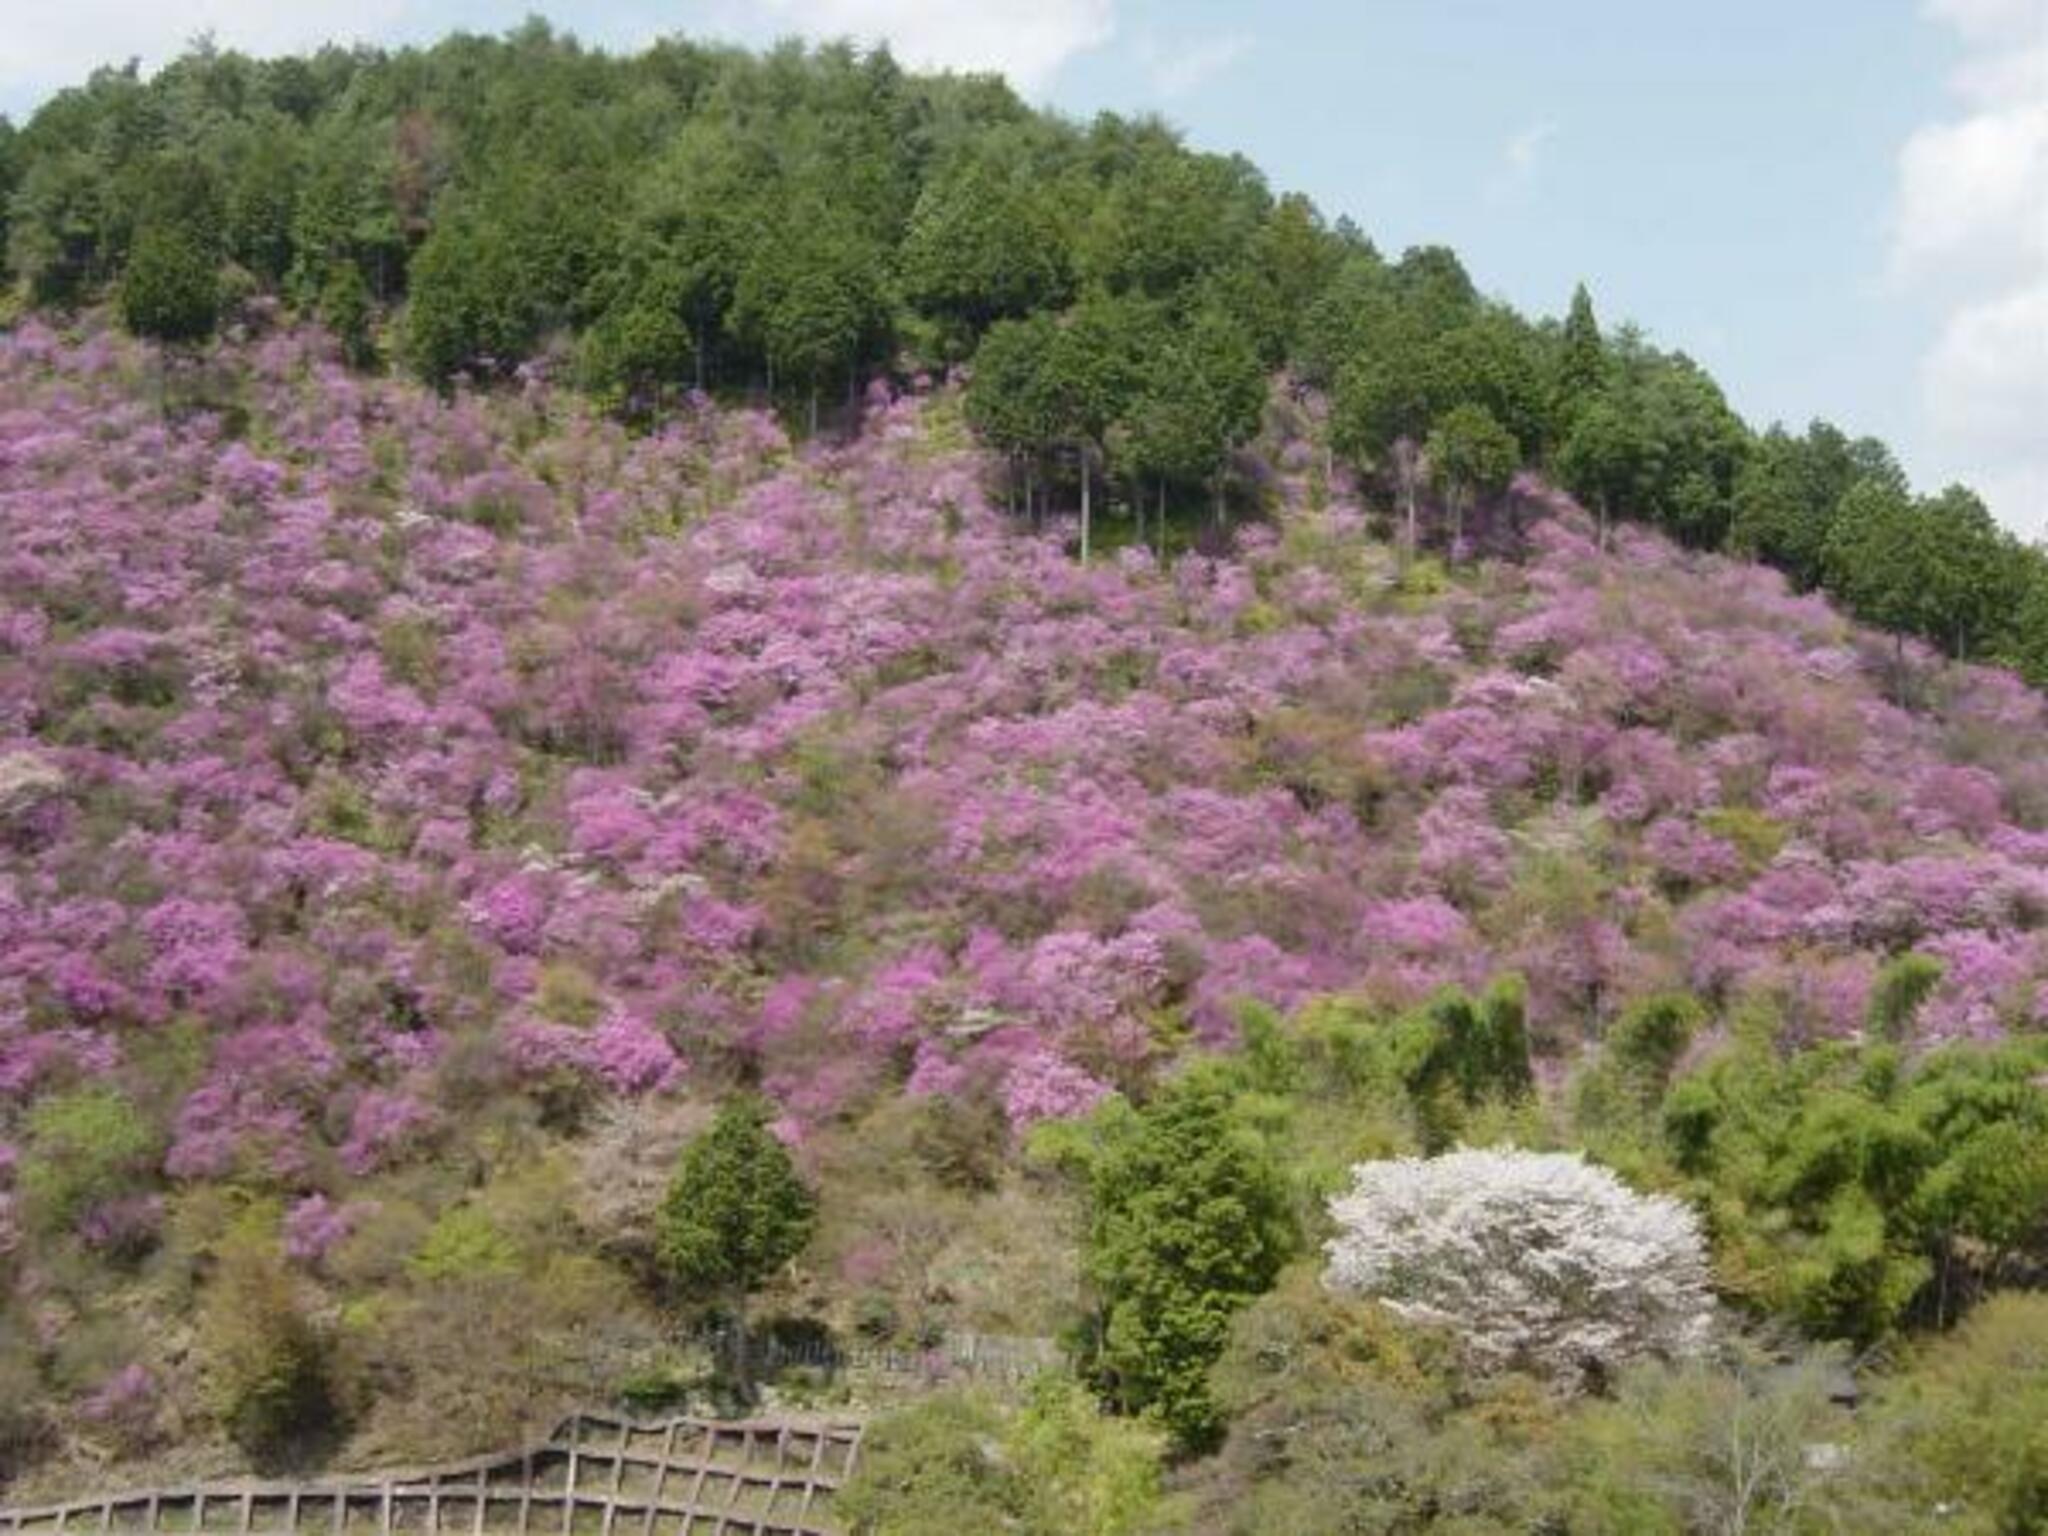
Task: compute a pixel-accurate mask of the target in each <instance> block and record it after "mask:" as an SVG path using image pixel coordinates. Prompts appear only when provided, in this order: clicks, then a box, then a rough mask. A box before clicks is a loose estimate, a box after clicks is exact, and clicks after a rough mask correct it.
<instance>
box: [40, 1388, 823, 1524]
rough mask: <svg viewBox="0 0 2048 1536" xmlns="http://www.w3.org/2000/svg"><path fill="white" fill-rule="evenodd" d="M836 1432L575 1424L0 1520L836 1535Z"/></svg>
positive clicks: (692, 1424)
mask: <svg viewBox="0 0 2048 1536" xmlns="http://www.w3.org/2000/svg"><path fill="white" fill-rule="evenodd" d="M860 1436H861V1429H860V1425H859V1424H857V1423H852V1422H845V1421H805V1420H796V1419H790V1420H774V1419H767V1420H753V1421H722V1420H713V1419H693V1418H668V1419H656V1420H639V1419H632V1418H626V1417H623V1416H620V1415H616V1414H606V1413H579V1414H577V1415H575V1416H574V1417H573V1418H570V1419H568V1420H567V1421H565V1422H564V1423H563V1424H562V1425H561V1426H560V1427H559V1428H558V1429H557V1430H556V1431H555V1433H554V1434H553V1435H551V1436H549V1437H548V1439H547V1440H546V1441H544V1442H542V1443H541V1444H539V1445H536V1446H533V1447H530V1448H529V1449H527V1450H523V1451H517V1452H513V1453H511V1454H509V1455H499V1456H481V1457H476V1458H473V1459H471V1460H468V1461H462V1462H454V1463H450V1464H448V1465H445V1466H438V1467H426V1468H418V1469H412V1470H407V1471H399V1472H384V1473H375V1474H367V1475H364V1476H360V1477H347V1476H343V1477H332V1478H319V1479H315V1480H312V1481H308V1482H236V1483H208V1484H196V1485H192V1486H188V1487H176V1488H153V1489H145V1490H142V1491H139V1492H134V1493H122V1494H108V1495H104V1496H100V1497H94V1498H87V1499H80V1500H77V1501H74V1502H72V1503H68V1504H53V1505H48V1506H45V1507H42V1508H36V1509H5V1508H0V1532H7V1533H35V1536H50V1533H56V1532H64V1533H72V1536H85V1533H88V1532H90V1533H95V1536H832V1533H834V1532H835V1531H836V1530H837V1527H836V1526H835V1525H834V1524H833V1522H832V1519H831V1502H832V1496H833V1494H834V1493H835V1492H836V1491H837V1490H838V1488H839V1485H840V1484H841V1482H843V1481H844V1479H845V1478H846V1477H847V1475H848V1474H849V1473H851V1472H852V1470H853V1467H854V1462H855V1460H856V1458H857V1457H858V1456H859V1454H860Z"/></svg>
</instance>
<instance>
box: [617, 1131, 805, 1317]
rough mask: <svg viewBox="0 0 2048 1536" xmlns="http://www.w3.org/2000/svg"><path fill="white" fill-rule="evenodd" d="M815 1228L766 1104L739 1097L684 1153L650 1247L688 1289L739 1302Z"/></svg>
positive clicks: (800, 1248)
mask: <svg viewBox="0 0 2048 1536" xmlns="http://www.w3.org/2000/svg"><path fill="white" fill-rule="evenodd" d="M816 1225H817V1200H816V1197H815V1196H813V1195H812V1193H811V1191H810V1190H809V1188H808V1187H806V1185H805V1184H804V1182H803V1180H802V1179H801V1178H800V1177H799V1176H798V1174H797V1171H796V1167H795V1165H794V1164H792V1163H791V1162H790V1160H789V1152H788V1150H787V1149H786V1148H785V1147H784V1146H783V1145H782V1143H781V1142H780V1141H778V1140H776V1138H775V1136H774V1134H773V1133H772V1132H771V1131H770V1130H769V1129H768V1111H767V1106H766V1105H765V1104H763V1103H762V1102H761V1101H759V1100H758V1099H751V1098H741V1099H735V1100H733V1101H732V1102H730V1103H728V1104H727V1105H726V1106H725V1107H724V1108H722V1109H721V1110H719V1112H718V1118H717V1119H716V1120H714V1121H713V1122H712V1124H711V1128H710V1129H709V1130H707V1131H706V1132H705V1133H704V1134H703V1135H702V1136H699V1137H698V1138H697V1139H696V1140H695V1141H693V1142H692V1143H690V1145H689V1147H688V1148H686V1149H685V1150H684V1152H683V1156H682V1160H681V1162H680V1163H678V1164H677V1166H676V1173H675V1178H674V1179H673V1180H672V1181H671V1183H670V1184H669V1188H668V1193H667V1194H666V1195H665V1196H664V1197H663V1199H662V1203H661V1209H660V1211H659V1213H658V1214H657V1216H656V1220H655V1248H656V1252H657V1254H658V1256H659V1257H660V1260H661V1264H662V1268H663V1269H664V1270H665V1271H666V1272H667V1274H668V1277H669V1278H670V1280H672V1281H673V1282H674V1283H675V1284H676V1285H677V1286H678V1287H680V1288H681V1289H682V1290H683V1291H685V1292H686V1293H693V1294H699V1295H701V1294H702V1293H706V1292H711V1293H717V1294H718V1295H719V1296H721V1297H723V1298H724V1299H727V1300H732V1301H737V1300H738V1299H739V1298H741V1297H743V1296H744V1295H745V1294H746V1293H747V1292H749V1291H751V1290H753V1289H755V1288H756V1287H758V1286H759V1285H760V1284H761V1282H762V1281H764V1280H766V1279H767V1278H768V1277H769V1276H770V1275H772V1274H774V1272H775V1271H776V1270H778V1269H780V1268H781V1267H782V1266H783V1265H784V1264H787V1263H788V1262H789V1261H790V1260H791V1259H793V1258H795V1257H796V1256H797V1254H799V1253H800V1252H802V1251H803V1247H804V1245H805V1244H806V1243H808V1242H809V1241H810V1239H811V1233H812V1231H813V1229H814V1228H815V1227H816Z"/></svg>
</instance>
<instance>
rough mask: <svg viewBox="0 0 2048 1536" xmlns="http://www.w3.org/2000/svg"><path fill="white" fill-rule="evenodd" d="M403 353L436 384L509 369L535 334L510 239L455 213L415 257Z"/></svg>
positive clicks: (536, 319) (534, 314) (522, 275)
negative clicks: (462, 374)
mask: <svg viewBox="0 0 2048 1536" xmlns="http://www.w3.org/2000/svg"><path fill="white" fill-rule="evenodd" d="M411 283H412V297H411V302H410V304H409V305H408V306H407V309H406V316H405V346H406V353H407V355H408V356H409V357H410V358H411V359H412V362H413V365H414V366H415V367H416V368H418V369H419V371H420V372H421V373H422V374H423V375H425V376H426V377H427V378H429V379H431V380H433V381H434V382H436V383H446V382H447V381H448V380H450V379H451V378H453V377H454V376H455V375H456V374H457V373H460V372H465V371H467V372H485V373H487V372H490V371H492V370H493V369H502V368H509V367H511V365H512V364H513V363H515V362H517V361H518V360H519V359H520V358H521V357H523V356H524V355H525V354H526V351H527V349H528V347H530V346H531V345H532V344H533V342H534V340H535V339H536V338H537V336H538V335H539V330H540V316H539V314H538V313H537V312H536V308H535V306H534V304H533V303H532V302H531V294H530V292H529V290H528V284H527V278H526V273H525V272H524V270H523V269H522V264H521V261H520V257H519V254H518V252H516V251H515V250H514V248H513V246H512V242H511V240H510V238H509V235H508V232H506V231H504V230H501V229H498V228H495V227H494V226H492V225H491V224H489V223H488V222H486V221H485V220H484V219H482V218H481V217H479V216H478V215H476V214H473V213H470V214H452V215H450V216H448V217H446V218H444V219H442V220H441V221H440V222H439V223H438V224H436V225H435V227H434V232H433V234H431V235H430V236H428V238H427V241H426V243H425V244H424V245H422V246H421V247H420V249H419V252H418V254H417V255H415V256H414V257H413V260H412V269H411Z"/></svg>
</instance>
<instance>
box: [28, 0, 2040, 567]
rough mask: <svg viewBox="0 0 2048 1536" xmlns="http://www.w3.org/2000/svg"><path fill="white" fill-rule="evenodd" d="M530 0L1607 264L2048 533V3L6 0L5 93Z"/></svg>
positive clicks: (1932, 478)
mask: <svg viewBox="0 0 2048 1536" xmlns="http://www.w3.org/2000/svg"><path fill="white" fill-rule="evenodd" d="M536 10H538V11H540V12H541V13H542V14H545V15H546V16H547V17H548V19H549V20H551V21H552V22H553V23H554V24H555V25H557V26H558V27H561V28H563V29H565V30H568V31H572V32H574V33H575V34H576V35H577V36H579V37H581V38H582V39H584V40H585V41H586V42H589V43H592V44H597V45H600V46H605V47H611V48H631V47H635V46H638V45H641V44H644V43H645V42H647V41H649V40H651V39H652V38H654V37H657V36H660V35H663V34H667V33H672V32H684V33H688V34H691V35H696V36H711V37H720V38H727V39H733V40H737V41H742V42H752V43H763V42H768V41H772V40H773V39H775V38H777V37H779V36H788V35H791V34H799V35H804V36H810V37H820V38H823V37H841V36H844V37H852V38H854V39H856V40H859V41H877V40H882V41H887V42H888V43H889V44H890V46H891V47H892V48H893V50H894V51H895V53H896V54H897V56H898V58H900V59H901V60H903V61H904V62H905V63H908V64H919V65H939V66H948V67H955V68H963V69H996V70H1001V71H1003V72H1004V73H1006V74H1007V75H1009V76H1010V78H1011V79H1012V81H1013V83H1015V84H1016V85H1017V87H1018V88H1019V90H1020V91H1022V92H1023V93H1024V94H1025V95H1026V96H1027V97H1029V98H1030V99H1032V100H1033V101H1035V102H1038V103H1040V104H1043V105H1048V106H1051V107H1054V108H1057V109H1059V110H1061V111H1064V112H1067V113H1069V114H1072V115H1074V116H1077V117H1082V118H1085V117H1089V116H1092V115H1093V114H1094V113H1096V112H1098V111H1105V110H1110V111H1118V112H1123V113H1126V114H1136V113H1143V112H1152V113H1158V114H1160V115H1162V116H1164V117H1166V118H1167V119H1168V120H1170V121H1171V122H1173V123H1174V124H1175V125H1177V126H1178V127H1179V128H1181V129H1182V130H1183V131H1184V132H1185V133H1186V135H1187V136H1188V138H1189V140H1190V141H1191V142H1192V143H1194V144H1196V145H1197V146H1199V147H1202V148H1205V149H1218V150H1235V151H1240V152H1242V153H1244V154H1246V155H1247V156H1249V157H1250V158H1251V159H1252V160H1253V161H1255V162H1256V163H1257V164H1258V165H1259V166H1261V167H1262V168H1263V169H1264V171H1265V172H1266V174H1267V176H1268V178H1269V179H1270V180H1271V182H1272V184H1273V186H1274V187H1275V189H1276V190H1301V191H1305V192H1308V193H1309V194H1310V195H1312V196H1313V197H1314V198H1315V199H1316V201H1317V203H1318V204H1319V205H1320V206H1321V207H1322V209H1323V210H1324V212H1325V213H1326V214H1328V215H1329V216H1330V217H1331V218H1335V217H1336V216H1337V215H1339V214H1348V215H1350V216H1351V217H1352V218H1353V219H1354V220H1356V221H1357V223H1358V224H1359V225H1360V226H1361V227H1362V228H1363V229H1364V230H1365V231H1366V233H1367V234H1369V235H1370V236H1371V237H1372V238H1373V239H1374V240H1375V241H1376V242H1377V243H1378V244H1379V246H1380V247H1381V248H1382V249H1383V250H1386V251H1388V252H1390V253H1391V252H1396V251H1398V250H1400V249H1401V248H1403V247H1405V246H1407V245H1410V244H1417V243H1430V242H1441V243H1445V244H1449V245H1451V246H1453V247H1455V248H1456V249H1457V251H1458V252H1459V254H1460V255H1461V256H1462V257H1463V258H1464V260H1465V263H1466V266H1467V267H1468V268H1469V269H1470V270H1471V272H1472V274H1473V276H1474V278H1475V279H1476V280H1477V282H1478V283H1479V285H1480V287H1481V288H1482V289H1484V290H1486V291H1487V292H1489V293H1493V294H1497V295H1499V296H1501V297H1503V298H1506V299H1508V300H1510V301H1512V302H1513V303H1515V304H1516V305H1517V306H1519V307H1521V308H1523V309H1524V310H1527V311H1532V312H1540V313H1556V312H1560V311H1561V310H1562V309H1563V307H1564V305H1565V303H1566V301H1567V299H1568V298H1569V295H1570V293H1571V288H1572V285H1573V284H1574V283H1575V282H1577V281H1580V280H1581V279H1583V280H1584V281H1585V282H1586V283H1587V285H1588V286H1589V287H1590V288H1591V290H1592V293H1593V296H1594V301H1595V304H1596V306H1597V307H1598V309H1599V311H1600V314H1601V316H1602V319H1603V321H1607V322H1612V321H1615V320H1620V319H1630V320H1633V321H1635V322H1636V323H1638V324H1639V325H1641V326H1642V327H1643V328H1644V329H1645V330H1646V331H1647V332H1648V333H1649V334H1650V336H1651V338H1652V339H1653V340H1654V341H1656V342H1657V343H1658V344H1659V345H1662V346H1666V347H1674V348H1682V349H1683V350H1685V351H1686V352H1688V353H1690V354H1692V355H1693V356H1694V357H1696V358H1697V359H1699V360H1700V361H1701V362H1702V363H1704V364H1705V365H1706V366H1707V367H1708V368H1709V369H1711V370H1712V371H1713V373H1714V374H1715V376H1716V377H1717V378H1719V379H1720V380H1721V382H1722V384H1723V386H1724V387H1725V388H1726V389H1727V391H1728V394H1729V397H1730V399H1731V401H1732V403H1733V404H1734V405H1735V407H1736V408H1737V409H1738V410H1740V411H1741V412H1742V413H1743V415H1744V416H1746V417H1747V418H1749V420H1750V421H1751V422H1753V423H1755V424H1757V425H1759V426H1760V425H1763V424H1765V423H1767V422H1769V421H1772V420H1783V421H1786V422H1788V423H1790V424H1792V425H1793V426H1795V427H1798V426H1801V425H1803V424H1804V423H1805V422H1806V421H1807V420H1809V419H1810V418H1812V417H1814V416H1825V417H1827V418H1828V419H1830V420H1832V421H1834V422H1836V423H1837V424H1838V425H1840V426H1842V427H1844V428H1845V429H1847V430H1849V431H1851V432H1857V433H1862V432H1870V433H1875V434H1877V435H1879V436H1881V437H1884V438H1885V439H1887V440H1888V441H1889V442H1891V443H1892V445H1893V447H1894V448H1895V449H1896V450H1897V451H1898V452H1899V454H1900V457H1901V458H1902V459H1903V461H1904V463H1905V465H1906V468H1907V470H1908V472H1909V473H1910V474H1911V475H1912V476H1913V478H1914V480H1915V482H1916V483H1917V484H1919V485H1921V486H1923V487H1924V488H1927V489H1930V490H1931V489H1935V488H1938V487H1940V486H1942V485H1945V484H1947V483H1949V482H1951V481H1955V480H1961V481H1963V482H1965V483H1967V484H1969V485H1971V486H1973V487H1975V488H1976V489H1977V490H1978V491H1979V492H1980V493H1981V494H1982V495H1983V496H1984V497H1985V499H1986V500H1987V501H1988V502H1989V503H1990V505H1991V508H1992V510H1993V512H1994V513H1996V514H1997V515H1998V516H1999V518H2000V519H2001V520H2002V521H2004V522H2005V523H2006V524H2007V525H2008V526H2011V527H2013V528H2015V529H2017V530H2018V531H2020V532H2021V533H2023V534H2027V535H2029V536H2043V535H2048V0H1717V3H1715V4H1714V5H1712V6H1680V5H1669V4H1654V5H1652V4H1644V3H1643V0H1549V3H1546V4H1542V5H1534V4H1529V3H1527V0H1489V3H1482V0H1399V3H1396V0H1265V3H1262V4H1260V5H1257V6H1245V5H1242V4H1226V3H1222V0H1172V3H1168V0H981V3H975V4H966V3H959V0H666V3H663V0H581V3H576V4H568V3H562V4H558V5H555V6H552V7H550V6H547V5H544V4H538V3H535V0H511V3H500V0H292V3H290V4H284V3H280V0H177V3H172V0H62V3H51V0H0V111H4V112H7V113H9V114H10V115H12V116H14V117H15V118H16V119H17V120H18V119H20V118H22V117H24V116H25V115H26V114H27V113H28V112H30V111H32V110H33V108H34V106H35V105H36V103H37V102H38V101H40V100H41V99H42V98H43V97H44V96H46V95H47V94H48V93H49V92H50V91H51V90H53V89H55V88H57V87H59V86H61V85H63V84H66V83H69V82H72V81H75V80H77V79H79V78H82V76H83V75H84V73H85V72H86V71H87V70H89V69H90V68H91V67H92V66H93V65H95V64H97V63H102V62H118V61H119V60H121V59H125V58H126V57H128V56H130V55H135V56H138V57H140V58H141V60H142V62H143V64H144V66H145V68H147V67H150V66H152V65H154V64H158V63H161V62H162V61H163V60H164V59H165V58H167V57H169V56H171V55H173V54H175V53H176V52H177V50H178V49H179V47H180V46H181V45H182V44H183V43H184V42H185V41H186V40H188V39H190V38H191V37H194V36H196V35H197V34H199V33H201V32H203V31H209V30H210V31H211V32H212V33H213V34H214V37H215V39H216V41H217V42H218V43H219V44H220V45H221V46H223V47H237V48H242V49H245V50H248V51H251V52H258V53H268V52H275V51H281V50H287V49H291V48H296V47H302V46H305V45H308V44H311V43H315V42H319V41H323V40H327V39H335V40H339V41H370V42H377V43H399V42H424V41H431V40H432V39H433V38H435V37H438V36H440V35H441V34H442V33H444V32H446V31H448V30H450V29H452V28H457V27H460V28H466V29H468V30H472V31H492V32H495V31H501V30H504V29H505V28H507V27H510V26H513V25H515V24H517V22H518V21H519V20H520V19H521V18H522V17H523V16H524V15H526V14H528V13H529V12H533V11H536Z"/></svg>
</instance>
